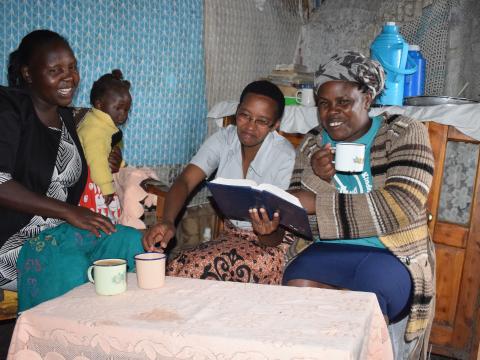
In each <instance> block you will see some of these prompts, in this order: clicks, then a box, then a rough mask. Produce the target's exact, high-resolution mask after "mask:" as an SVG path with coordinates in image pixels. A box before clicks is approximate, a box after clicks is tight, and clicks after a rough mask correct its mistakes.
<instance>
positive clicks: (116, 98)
mask: <svg viewBox="0 0 480 360" xmlns="http://www.w3.org/2000/svg"><path fill="white" fill-rule="evenodd" d="M94 106H95V107H96V108H97V109H98V110H101V111H103V112H105V113H107V114H108V115H110V117H111V118H112V120H113V122H114V123H115V125H122V124H124V123H125V122H126V121H127V119H128V112H129V111H130V107H131V106H132V97H131V95H130V92H129V91H128V90H127V89H124V88H119V89H112V90H109V91H107V92H106V93H105V94H104V95H103V96H102V98H101V99H100V100H97V101H96V102H95V104H94Z"/></svg>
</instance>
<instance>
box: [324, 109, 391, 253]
mask: <svg viewBox="0 0 480 360" xmlns="http://www.w3.org/2000/svg"><path fill="white" fill-rule="evenodd" d="M381 125H382V117H381V116H376V117H374V118H373V119H372V126H371V127H370V129H369V130H368V132H367V133H366V134H365V135H363V136H362V137H361V138H360V139H357V140H355V141H354V142H355V143H359V144H364V145H365V161H364V167H363V172H361V173H358V174H347V173H338V172H337V173H336V174H335V176H334V177H333V183H334V184H335V187H336V188H337V190H338V192H339V193H341V194H363V193H368V192H370V191H371V190H372V188H373V178H372V172H371V167H370V148H371V146H372V144H373V140H374V139H375V136H376V135H377V132H378V129H379V128H380V126H381ZM322 134H323V135H322V144H328V143H330V144H332V146H336V144H337V142H336V141H334V140H333V139H332V138H330V136H329V135H328V134H327V132H326V131H324V132H323V133H322ZM317 241H325V242H328V243H340V244H348V245H362V246H371V247H377V248H382V249H385V245H383V244H382V242H381V241H380V239H379V238H378V237H377V236H371V237H365V238H358V239H337V240H321V239H318V240H317Z"/></svg>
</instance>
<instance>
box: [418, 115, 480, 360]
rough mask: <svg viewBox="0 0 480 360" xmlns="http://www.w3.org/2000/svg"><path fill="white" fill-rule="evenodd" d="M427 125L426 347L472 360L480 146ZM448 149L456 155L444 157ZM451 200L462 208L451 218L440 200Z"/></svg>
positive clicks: (478, 281) (479, 267) (478, 284)
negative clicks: (429, 249) (430, 246)
mask: <svg viewBox="0 0 480 360" xmlns="http://www.w3.org/2000/svg"><path fill="white" fill-rule="evenodd" d="M427 126H428V130H429V135H430V141H431V144H432V149H433V152H434V157H435V174H434V180H433V184H432V189H431V192H430V197H429V201H428V208H429V210H430V213H431V216H430V222H429V228H430V232H431V234H432V237H433V241H434V243H435V249H436V258H437V267H436V270H437V276H436V279H437V296H436V311H435V320H434V324H433V328H432V333H431V336H430V343H431V345H432V352H433V353H437V354H442V355H447V356H450V357H454V358H457V359H471V360H474V359H476V358H477V353H478V345H479V338H480V313H479V311H478V310H479V291H480V181H477V178H478V167H479V166H478V165H479V161H478V159H479V156H478V152H479V143H480V142H478V141H476V140H474V139H472V138H470V137H468V136H466V135H463V134H462V133H460V132H459V131H457V130H456V129H455V128H453V127H450V126H445V125H440V124H437V123H434V122H431V123H427ZM452 149H454V150H455V151H454V152H453V153H452V151H450V153H449V150H452ZM448 159H453V160H452V161H450V162H449V161H447V160H448ZM462 159H467V160H468V162H469V165H470V166H469V169H470V170H469V173H470V178H468V176H464V175H465V174H464V171H462V170H461V169H460V168H459V167H456V166H455V164H454V163H455V161H460V162H461V161H463V160H462ZM458 179H460V180H461V181H460V182H459V181H457V180H458ZM454 196H457V197H460V198H461V201H460V203H461V204H460V205H458V204H456V205H457V206H459V207H463V212H464V213H463V215H462V214H460V216H452V214H454V215H456V213H455V212H454V211H453V212H452V208H454V207H455V206H454V205H452V204H451V203H449V202H448V201H442V197H444V198H448V197H450V198H452V197H454ZM443 200H444V199H443ZM442 212H443V213H444V214H442ZM462 216H463V219H462Z"/></svg>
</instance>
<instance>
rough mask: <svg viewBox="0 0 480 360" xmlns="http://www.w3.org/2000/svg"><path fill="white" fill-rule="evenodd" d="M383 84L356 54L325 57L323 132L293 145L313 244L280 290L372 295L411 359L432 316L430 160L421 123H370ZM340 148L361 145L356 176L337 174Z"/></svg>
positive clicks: (297, 188)
mask: <svg viewBox="0 0 480 360" xmlns="http://www.w3.org/2000/svg"><path fill="white" fill-rule="evenodd" d="M383 86H384V72H383V69H382V68H381V66H380V64H379V63H377V62H375V61H372V60H370V59H367V58H365V57H364V56H363V55H361V54H359V53H355V52H344V53H341V54H339V55H335V56H333V57H332V58H331V59H330V60H329V61H328V62H327V63H326V64H323V65H321V66H320V67H319V70H318V71H317V73H316V74H315V87H316V96H317V107H318V113H319V118H320V123H321V126H319V127H318V128H315V129H313V130H312V131H311V132H310V134H309V135H307V137H306V138H305V140H304V142H303V143H302V145H300V151H299V152H298V154H297V159H296V163H295V169H294V172H293V176H292V180H291V184H290V191H291V192H292V193H293V194H295V195H296V196H297V197H298V198H299V199H300V201H301V203H302V205H303V207H304V208H305V209H306V210H307V212H308V213H309V214H314V215H315V217H316V220H317V224H316V226H315V229H312V231H316V233H317V236H316V241H314V242H313V243H312V244H311V245H310V246H308V247H307V248H306V249H304V250H303V251H302V252H300V253H299V254H298V255H297V256H296V257H295V258H294V259H293V260H292V261H291V262H290V264H289V265H288V267H287V268H286V270H285V273H284V277H283V283H284V284H286V285H290V286H311V287H330V288H332V287H333V288H342V289H350V290H355V291H368V292H373V293H375V294H376V295H377V299H378V302H379V304H380V307H381V309H382V312H383V314H384V315H385V318H386V320H387V322H391V323H395V322H399V321H401V322H402V323H404V324H405V331H404V340H405V341H406V342H407V343H409V345H408V347H409V349H413V350H410V352H407V353H409V354H410V355H409V358H411V359H418V358H420V356H422V355H423V356H424V355H425V353H426V352H425V350H426V348H427V344H428V337H429V329H430V327H431V323H432V320H433V316H434V296H435V283H434V279H435V273H434V266H435V255H434V248H433V244H432V242H431V240H430V238H429V234H428V228H427V218H426V208H425V206H426V201H427V196H428V192H429V189H430V185H431V181H432V175H433V164H434V163H433V155H432V150H431V148H430V144H429V139H428V134H427V131H426V129H425V127H424V126H423V124H421V123H420V122H417V121H415V120H413V119H410V118H407V117H404V116H399V115H394V116H390V115H388V114H387V113H384V114H382V115H380V116H377V117H374V118H370V117H369V114H368V110H369V108H370V105H371V103H372V101H373V99H374V98H375V97H376V95H378V94H379V93H380V92H381V91H382V89H383ZM340 142H348V143H357V144H363V146H365V149H366V151H365V159H366V161H365V163H364V167H363V171H362V172H360V173H354V172H351V173H348V172H339V171H338V170H336V169H335V166H336V165H338V164H335V163H334V155H333V152H332V147H333V146H335V145H336V147H337V149H339V146H338V145H339V143H340ZM336 160H338V158H337V159H336ZM336 162H337V163H338V161H336ZM280 216H281V214H280ZM262 223H263V221H262V220H261V219H260V217H258V218H257V219H256V221H253V228H254V229H255V230H256V231H257V232H259V233H262V234H264V235H270V236H271V237H272V238H273V237H275V236H277V237H278V238H277V241H278V239H279V238H281V236H282V235H283V234H282V231H281V230H279V229H275V230H274V231H272V228H270V229H268V230H266V231H263V230H262V227H261V226H257V224H262ZM401 358H404V357H403V356H402V357H401Z"/></svg>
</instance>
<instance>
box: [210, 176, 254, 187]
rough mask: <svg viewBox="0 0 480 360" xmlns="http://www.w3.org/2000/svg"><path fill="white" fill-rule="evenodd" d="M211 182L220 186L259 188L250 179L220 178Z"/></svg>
mask: <svg viewBox="0 0 480 360" xmlns="http://www.w3.org/2000/svg"><path fill="white" fill-rule="evenodd" d="M210 182H211V183H214V184H220V185H234V186H249V187H252V188H254V187H256V186H257V183H256V182H255V181H253V180H250V179H226V178H221V177H218V178H216V179H214V180H212V181H210Z"/></svg>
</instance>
